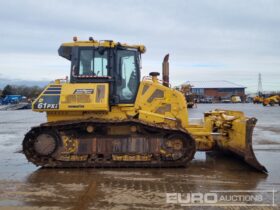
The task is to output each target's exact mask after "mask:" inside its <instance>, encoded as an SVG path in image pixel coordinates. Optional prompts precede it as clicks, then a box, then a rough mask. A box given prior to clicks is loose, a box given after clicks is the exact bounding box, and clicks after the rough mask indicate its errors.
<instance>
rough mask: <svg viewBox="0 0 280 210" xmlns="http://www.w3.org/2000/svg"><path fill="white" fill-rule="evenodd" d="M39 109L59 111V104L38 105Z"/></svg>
mask: <svg viewBox="0 0 280 210" xmlns="http://www.w3.org/2000/svg"><path fill="white" fill-rule="evenodd" d="M37 108H38V109H58V104H48V103H38V105H37Z"/></svg>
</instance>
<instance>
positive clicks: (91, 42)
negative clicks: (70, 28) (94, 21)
mask: <svg viewBox="0 0 280 210" xmlns="http://www.w3.org/2000/svg"><path fill="white" fill-rule="evenodd" d="M76 40H77V39H76ZM61 46H65V47H79V46H80V47H110V48H113V47H116V46H122V47H126V48H133V49H138V50H139V51H140V52H141V53H145V52H146V47H145V46H144V45H129V44H125V43H120V42H114V41H112V40H102V41H97V40H93V39H91V40H89V41H73V42H67V43H63V44H62V45H61Z"/></svg>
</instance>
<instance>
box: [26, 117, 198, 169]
mask: <svg viewBox="0 0 280 210" xmlns="http://www.w3.org/2000/svg"><path fill="white" fill-rule="evenodd" d="M89 124H90V125H93V126H95V127H97V129H96V131H94V132H93V133H87V132H86V129H85V128H86V127H87V126H88V125H89ZM118 126H122V127H123V126H127V130H128V133H127V135H107V134H106V132H105V133H104V131H105V130H106V129H107V128H109V127H110V128H111V127H115V129H117V128H118ZM131 126H136V127H137V128H139V130H138V131H137V133H135V132H132V131H131V129H130V128H131ZM46 131H49V132H53V133H56V134H57V135H58V136H59V138H58V142H60V139H62V140H63V141H62V142H61V143H60V146H59V148H58V149H57V151H56V152H54V154H52V155H50V156H40V155H38V154H37V153H36V151H34V148H33V147H34V142H35V141H36V137H37V136H38V135H39V134H40V133H43V132H46ZM130 132H132V133H130ZM174 134H176V135H177V136H178V135H179V137H180V136H181V139H182V144H183V145H184V147H183V148H180V150H179V151H175V150H172V148H171V147H170V146H169V145H167V144H166V141H167V137H168V136H170V135H174ZM169 140H170V139H169ZM177 141H178V139H177ZM171 145H174V144H171ZM175 145H176V144H175ZM177 150H178V149H177ZM163 151H164V152H163ZM23 152H24V154H25V155H26V157H27V159H28V160H29V161H31V162H32V163H34V164H36V165H39V166H44V167H179V166H186V165H187V163H188V162H189V161H191V160H192V158H193V156H194V153H195V141H194V140H193V138H192V137H191V136H190V135H189V134H188V133H187V132H186V131H184V130H178V129H174V128H173V129H171V128H168V127H167V126H162V125H157V126H151V125H148V124H147V123H143V122H140V121H138V120H124V121H110V122H108V121H97V120H87V121H75V122H71V123H70V122H67V123H63V122H60V123H45V124H43V125H41V126H39V127H34V128H32V130H31V131H30V132H28V133H27V134H26V137H25V139H24V141H23Z"/></svg>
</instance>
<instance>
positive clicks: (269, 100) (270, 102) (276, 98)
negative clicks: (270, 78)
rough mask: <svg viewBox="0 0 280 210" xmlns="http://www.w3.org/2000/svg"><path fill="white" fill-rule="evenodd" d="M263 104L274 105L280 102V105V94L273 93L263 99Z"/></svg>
mask: <svg viewBox="0 0 280 210" xmlns="http://www.w3.org/2000/svg"><path fill="white" fill-rule="evenodd" d="M262 104H263V106H267V105H270V106H274V105H275V104H278V105H279V106H280V96H279V95H273V96H269V97H267V98H264V99H263V101H262Z"/></svg>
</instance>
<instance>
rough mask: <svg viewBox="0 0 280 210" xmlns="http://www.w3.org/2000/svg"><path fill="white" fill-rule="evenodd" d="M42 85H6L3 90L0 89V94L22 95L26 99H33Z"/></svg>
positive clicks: (4, 95)
mask: <svg viewBox="0 0 280 210" xmlns="http://www.w3.org/2000/svg"><path fill="white" fill-rule="evenodd" d="M43 90H44V87H39V86H26V85H6V86H5V87H4V88H3V90H0V96H1V97H2V98H5V97H6V95H22V96H25V97H26V98H27V99H35V98H36V97H37V96H38V95H39V94H40V93H41V92H42V91H43Z"/></svg>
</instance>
